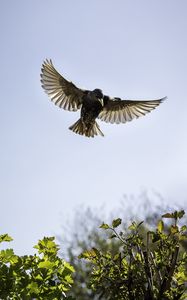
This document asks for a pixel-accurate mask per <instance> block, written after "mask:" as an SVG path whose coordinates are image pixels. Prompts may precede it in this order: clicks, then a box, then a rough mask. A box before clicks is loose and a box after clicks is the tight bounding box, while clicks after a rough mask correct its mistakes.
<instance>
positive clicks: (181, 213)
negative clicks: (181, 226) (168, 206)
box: [177, 210, 185, 219]
mask: <svg viewBox="0 0 187 300" xmlns="http://www.w3.org/2000/svg"><path fill="white" fill-rule="evenodd" d="M184 215H185V211H184V210H180V211H178V212H177V216H178V218H179V219H181V218H182V217H183V216H184Z"/></svg>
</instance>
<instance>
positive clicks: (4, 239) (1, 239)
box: [0, 234, 13, 243]
mask: <svg viewBox="0 0 187 300" xmlns="http://www.w3.org/2000/svg"><path fill="white" fill-rule="evenodd" d="M10 241H13V238H12V237H11V236H9V235H8V234H2V235H0V243H2V242H10Z"/></svg>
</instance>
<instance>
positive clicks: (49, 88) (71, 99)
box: [41, 59, 166, 137]
mask: <svg viewBox="0 0 187 300" xmlns="http://www.w3.org/2000/svg"><path fill="white" fill-rule="evenodd" d="M41 82H42V87H43V89H44V90H45V92H46V93H47V94H48V96H49V97H50V99H51V101H52V102H54V104H55V105H57V106H59V107H60V108H63V109H65V110H69V111H77V110H78V109H80V110H81V116H80V119H79V120H78V121H77V122H76V123H75V124H73V125H72V126H70V127H69V129H70V130H72V131H73V132H75V133H78V134H81V135H84V136H87V137H94V136H95V135H101V136H104V134H103V133H102V131H101V130H100V128H99V125H98V124H97V122H96V118H98V119H100V120H102V121H105V122H108V123H112V124H113V123H116V124H119V123H125V122H127V121H131V120H133V119H135V118H139V117H141V116H144V115H145V114H147V113H149V112H151V111H152V110H153V109H155V108H156V107H157V106H158V105H159V104H160V103H161V102H162V101H163V100H164V99H165V98H166V97H164V98H161V99H157V100H147V101H142V100H140V101H137V100H121V99H120V98H117V97H114V98H111V97H109V96H106V95H103V92H102V90H101V89H94V90H93V91H90V90H83V89H80V88H78V87H76V86H75V85H74V84H73V83H72V82H70V81H68V80H66V79H65V78H64V77H63V76H62V75H61V74H59V73H58V72H57V70H56V69H55V67H54V65H53V63H52V60H48V59H46V60H45V61H44V63H43V65H42V69H41Z"/></svg>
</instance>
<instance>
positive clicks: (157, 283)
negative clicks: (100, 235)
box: [79, 211, 187, 300]
mask: <svg viewBox="0 0 187 300" xmlns="http://www.w3.org/2000/svg"><path fill="white" fill-rule="evenodd" d="M183 215H184V211H179V212H177V211H175V212H174V213H167V214H164V215H163V216H162V219H161V220H160V221H159V222H158V225H157V228H156V229H155V230H152V231H147V233H146V240H145V241H144V236H142V234H141V227H142V222H140V223H137V222H132V224H131V225H130V226H129V228H128V232H127V231H124V230H122V231H120V230H119V229H118V228H119V226H120V224H121V219H120V218H118V219H115V220H113V222H112V225H108V224H106V223H103V224H102V225H101V226H100V227H101V228H102V229H104V230H105V231H107V232H108V233H109V239H110V240H111V239H112V240H113V239H114V240H115V239H116V240H118V242H120V246H119V248H118V250H117V251H116V253H112V252H111V251H103V250H100V249H99V248H95V247H92V249H90V250H85V251H83V253H82V254H81V255H80V256H79V257H80V258H83V259H86V260H88V261H89V262H91V263H92V264H93V269H92V275H91V287H92V288H93V289H94V290H95V292H96V294H97V295H98V296H99V299H108V300H112V299H117V300H120V299H127V300H132V299H136V300H142V299H144V300H156V299H157V300H160V299H163V300H169V299H172V300H177V299H181V300H182V299H186V297H187V292H186V285H187V272H186V265H187V254H186V252H184V251H182V248H181V242H182V241H183V240H184V239H186V238H187V235H186V229H187V227H186V225H183V226H179V222H178V221H179V219H181V218H182V217H183ZM167 219H170V220H171V221H172V222H171V224H167Z"/></svg>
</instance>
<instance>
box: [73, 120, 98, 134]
mask: <svg viewBox="0 0 187 300" xmlns="http://www.w3.org/2000/svg"><path fill="white" fill-rule="evenodd" d="M69 129H70V130H72V131H73V132H75V133H77V134H80V135H85V136H87V137H94V136H95V135H101V136H104V134H103V133H102V131H101V130H100V128H99V125H98V124H97V123H96V121H93V122H92V123H91V124H89V126H87V125H86V124H85V123H84V122H83V120H82V119H79V120H78V121H77V122H76V123H75V124H73V125H72V126H70V127H69Z"/></svg>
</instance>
